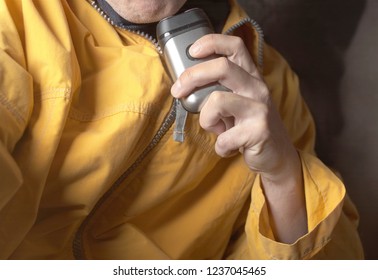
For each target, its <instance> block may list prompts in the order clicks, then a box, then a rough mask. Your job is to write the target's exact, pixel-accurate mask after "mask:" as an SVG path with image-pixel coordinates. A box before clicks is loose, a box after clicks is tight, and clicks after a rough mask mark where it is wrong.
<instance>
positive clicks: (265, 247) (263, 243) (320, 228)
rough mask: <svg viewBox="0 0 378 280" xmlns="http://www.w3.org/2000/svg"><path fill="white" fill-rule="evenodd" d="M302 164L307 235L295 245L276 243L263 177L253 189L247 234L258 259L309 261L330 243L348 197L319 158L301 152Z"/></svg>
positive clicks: (254, 256) (251, 250) (254, 254)
mask: <svg viewBox="0 0 378 280" xmlns="http://www.w3.org/2000/svg"><path fill="white" fill-rule="evenodd" d="M299 154H300V157H301V162H302V170H303V179H304V188H305V199H306V208H307V223H308V233H307V234H306V235H304V236H302V237H300V238H299V239H298V240H297V241H296V242H295V243H293V244H284V243H280V242H277V241H275V240H274V236H273V233H272V230H271V227H270V224H269V216H268V211H267V206H266V203H265V197H264V194H263V191H262V188H261V180H260V176H258V177H257V178H256V180H255V182H254V185H253V188H252V204H251V208H250V213H249V215H248V221H247V227H246V233H247V236H248V246H249V247H250V248H249V249H250V250H249V251H250V252H251V254H252V257H253V258H258V259H309V258H311V257H313V256H314V255H315V254H316V253H317V252H319V251H320V250H321V249H322V248H323V247H324V246H325V245H326V244H327V243H328V242H329V240H330V238H331V234H332V231H333V229H334V227H335V225H336V224H337V222H338V220H339V217H340V214H341V211H342V206H343V200H344V197H345V193H346V191H345V187H344V185H343V183H342V182H341V180H340V179H339V178H338V177H337V176H336V175H335V174H334V173H333V172H332V171H331V170H329V169H328V168H327V167H326V166H325V165H324V164H323V163H322V162H321V161H320V160H319V159H317V158H316V157H314V156H312V155H310V154H306V153H302V152H299Z"/></svg>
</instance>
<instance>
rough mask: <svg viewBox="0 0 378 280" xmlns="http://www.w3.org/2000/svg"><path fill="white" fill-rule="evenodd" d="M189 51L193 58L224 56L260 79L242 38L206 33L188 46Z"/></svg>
mask: <svg viewBox="0 0 378 280" xmlns="http://www.w3.org/2000/svg"><path fill="white" fill-rule="evenodd" d="M189 53H190V55H191V56H193V57H195V58H203V57H207V56H209V55H212V54H218V55H221V56H226V57H227V58H228V59H229V60H230V61H232V62H233V63H235V64H237V65H239V66H240V67H241V68H243V69H244V70H245V71H247V72H248V73H249V74H250V75H252V76H254V77H255V78H258V79H261V76H260V73H259V71H258V69H257V67H256V64H255V63H254V62H253V60H252V57H251V55H250V53H249V51H248V49H247V47H246V46H245V44H244V42H243V40H242V39H241V38H240V37H237V36H230V35H223V34H208V35H205V36H203V37H201V38H200V39H198V40H197V41H196V42H194V44H193V45H192V46H191V47H190V49H189Z"/></svg>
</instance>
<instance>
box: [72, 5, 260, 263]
mask: <svg viewBox="0 0 378 280" xmlns="http://www.w3.org/2000/svg"><path fill="white" fill-rule="evenodd" d="M91 5H92V6H93V7H94V8H95V9H96V10H97V11H98V12H99V13H100V14H101V15H102V16H103V17H104V18H105V20H106V21H108V22H109V23H110V24H111V25H113V26H116V27H118V28H121V29H124V30H127V31H129V32H132V33H135V34H137V35H139V36H142V37H144V38H145V39H146V40H148V41H150V42H151V43H152V44H153V45H154V46H155V48H156V50H157V51H158V53H159V54H160V55H162V49H161V47H160V46H159V44H158V42H157V40H156V39H155V38H153V37H152V36H151V35H149V34H146V33H144V32H140V31H139V30H129V29H128V28H127V27H126V26H122V25H116V24H115V23H114V22H113V21H112V19H111V18H110V17H109V16H108V15H106V14H105V13H104V12H103V11H102V10H101V8H100V7H99V6H98V5H97V3H96V2H95V1H91ZM247 23H250V24H251V25H252V27H253V28H254V29H255V30H256V32H257V35H258V54H257V55H258V57H257V63H258V65H259V67H260V68H261V69H262V67H263V45H264V41H263V40H264V36H263V31H262V29H261V28H260V26H259V25H258V23H257V22H256V21H255V20H253V19H250V18H244V19H242V20H241V21H239V22H238V23H236V24H234V25H233V26H231V27H230V28H229V29H228V30H227V31H226V32H225V33H224V34H226V35H229V34H231V33H232V32H234V31H235V30H236V29H238V28H239V27H241V26H243V25H244V24H247ZM175 118H176V102H175V101H173V102H172V106H171V109H170V111H169V113H168V115H167V116H166V118H165V119H164V121H163V123H162V125H161V126H160V128H159V130H158V131H157V132H156V134H155V136H154V137H153V138H152V140H151V141H150V143H149V144H148V145H147V147H146V148H145V149H144V150H143V152H142V153H141V154H140V155H139V157H138V158H137V159H136V160H135V162H134V163H133V164H132V165H131V166H130V167H129V168H128V169H126V171H125V172H123V173H122V174H121V176H120V177H119V178H118V179H117V180H116V181H115V182H114V183H113V184H112V186H111V187H110V188H109V190H107V191H106V192H105V194H104V195H103V196H102V197H101V198H100V199H99V200H98V201H97V203H96V204H95V206H94V207H93V209H92V210H91V211H90V213H89V214H88V216H87V217H86V218H85V219H84V221H83V222H82V223H81V225H80V226H79V228H78V230H77V232H76V234H75V236H74V240H73V243H72V252H73V255H74V257H75V259H79V260H83V259H85V252H84V248H83V234H84V230H85V228H86V226H87V225H88V223H89V221H90V220H91V219H92V217H93V216H94V215H95V213H96V211H97V210H98V209H99V208H100V207H101V206H102V204H103V203H104V202H105V201H106V200H107V199H108V198H109V197H110V196H111V195H112V193H113V192H114V191H115V190H116V189H118V187H119V186H120V185H121V184H122V182H123V181H124V180H125V179H126V178H127V177H128V176H129V175H130V174H131V173H133V172H134V171H135V170H136V169H137V168H138V166H139V165H140V164H141V163H142V162H143V160H144V159H145V158H146V156H147V155H148V154H149V153H150V152H151V151H152V150H153V149H154V148H155V147H156V146H157V144H158V143H159V142H160V140H161V139H162V138H163V136H164V135H165V134H166V133H167V132H168V130H169V128H170V127H171V126H172V125H173V123H174V121H175Z"/></svg>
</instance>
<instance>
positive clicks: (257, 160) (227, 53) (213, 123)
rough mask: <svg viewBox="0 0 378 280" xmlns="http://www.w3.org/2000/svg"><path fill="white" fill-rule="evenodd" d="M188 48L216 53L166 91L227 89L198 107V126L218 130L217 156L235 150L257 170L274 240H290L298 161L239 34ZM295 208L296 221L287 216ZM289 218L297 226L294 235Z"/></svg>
mask: <svg viewBox="0 0 378 280" xmlns="http://www.w3.org/2000/svg"><path fill="white" fill-rule="evenodd" d="M189 51H190V54H191V55H192V56H193V57H195V58H203V57H207V56H209V55H212V54H218V55H220V57H219V58H216V59H212V60H209V61H206V62H203V63H200V64H197V65H195V66H193V67H191V68H188V69H187V70H186V71H184V73H182V75H181V76H180V77H179V78H178V80H177V81H176V82H175V84H174V85H173V87H172V95H173V96H174V97H176V98H181V97H184V96H187V95H188V94H190V93H191V92H192V91H193V90H194V89H195V88H196V87H200V86H203V85H206V84H210V83H213V82H218V83H220V84H222V85H224V86H225V87H227V88H228V89H230V90H231V91H232V92H221V91H217V92H213V93H212V94H211V95H210V97H209V98H208V100H207V101H206V103H205V105H204V106H203V108H202V110H201V113H200V125H201V126H202V127H203V128H204V129H205V130H207V131H210V132H213V133H216V134H217V135H218V137H217V141H216V144H215V151H216V152H217V154H218V155H220V156H222V157H228V156H232V155H234V154H235V152H237V151H240V152H241V153H242V154H243V156H244V160H245V162H246V164H247V165H248V167H249V168H250V169H251V170H253V171H255V172H258V173H260V174H261V176H262V182H263V187H264V192H265V195H266V199H267V202H268V205H269V208H270V212H271V215H272V220H271V223H272V227H273V229H275V232H276V234H277V236H278V239H280V240H283V241H284V242H286V241H287V242H292V241H293V239H294V240H295V238H297V237H299V236H300V235H302V234H303V233H304V232H306V230H307V228H306V212H305V204H304V194H303V183H302V170H301V163H300V159H299V156H298V153H297V151H296V149H295V148H294V146H293V145H292V143H291V141H290V138H289V136H288V134H287V132H286V130H285V128H284V125H283V123H282V121H281V119H280V116H279V114H278V111H277V109H276V108H275V106H274V104H273V102H272V100H271V96H270V93H269V90H268V87H267V85H266V84H265V82H264V81H263V78H262V76H261V75H260V73H259V71H258V69H257V67H256V65H255V64H254V62H253V60H252V58H251V56H250V54H249V52H248V50H247V48H246V47H245V45H244V43H243V41H242V40H241V39H240V38H239V37H234V36H226V35H220V34H211V35H206V36H204V37H202V38H201V39H199V40H198V41H197V42H195V43H194V44H193V45H192V46H191V48H190V50H189ZM298 213H300V217H299V218H298V221H297V219H295V218H294V219H293V215H298ZM288 220H290V221H291V222H289V223H286V224H283V223H282V221H288ZM292 223H295V226H298V231H297V232H295V233H294V235H293V228H292V225H291V224H292Z"/></svg>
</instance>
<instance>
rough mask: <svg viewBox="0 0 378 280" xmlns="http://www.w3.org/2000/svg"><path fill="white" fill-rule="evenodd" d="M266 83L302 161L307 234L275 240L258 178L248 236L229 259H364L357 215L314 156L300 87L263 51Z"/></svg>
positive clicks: (244, 235) (312, 132) (312, 133)
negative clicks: (289, 240) (292, 239)
mask: <svg viewBox="0 0 378 280" xmlns="http://www.w3.org/2000/svg"><path fill="white" fill-rule="evenodd" d="M264 51H265V55H264V59H265V63H264V78H265V81H266V83H267V85H268V87H269V89H270V92H271V94H272V98H273V100H274V102H275V104H276V105H277V107H278V110H279V112H280V114H281V117H282V120H283V122H284V124H285V126H286V128H287V130H288V132H289V134H290V136H291V138H292V141H293V143H294V145H295V146H296V148H297V150H298V152H299V155H300V157H301V162H302V170H303V178H304V188H305V199H306V207H307V219H308V233H307V234H306V235H305V236H302V237H301V238H299V239H298V240H297V241H296V242H295V243H293V244H283V243H279V242H277V241H275V240H274V236H273V233H272V229H271V227H270V225H269V217H268V211H267V206H266V203H265V198H264V195H263V191H262V188H261V182H260V177H259V176H257V177H256V179H255V181H254V183H253V188H252V194H251V202H249V208H248V210H247V214H246V215H247V218H246V219H247V220H246V223H245V225H244V232H243V233H242V234H240V235H239V237H238V238H236V239H235V240H236V241H235V242H234V243H233V244H231V246H230V247H231V248H229V249H230V251H229V252H228V256H227V257H228V258H231V259H234V258H236V259H361V258H363V251H362V246H361V243H360V239H359V236H358V233H357V224H358V213H357V211H356V209H355V207H354V206H353V204H352V203H351V201H350V199H349V198H348V197H347V195H346V190H345V187H344V185H343V183H342V181H341V180H340V178H339V177H338V176H336V175H335V174H334V173H333V172H332V171H331V170H330V169H329V168H327V167H326V166H325V165H324V164H323V163H322V162H321V161H320V160H319V159H318V158H317V157H316V156H315V153H314V141H315V129H314V122H313V119H312V117H311V114H310V112H309V110H308V108H307V106H306V104H305V102H304V101H303V99H302V97H301V95H300V90H299V82H298V79H297V77H296V75H295V74H294V73H293V72H292V71H291V69H290V67H289V66H288V64H287V63H286V61H285V60H284V59H283V58H282V57H281V56H280V55H279V54H278V53H277V52H276V51H275V50H273V49H272V48H271V47H269V46H265V49H264Z"/></svg>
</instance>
